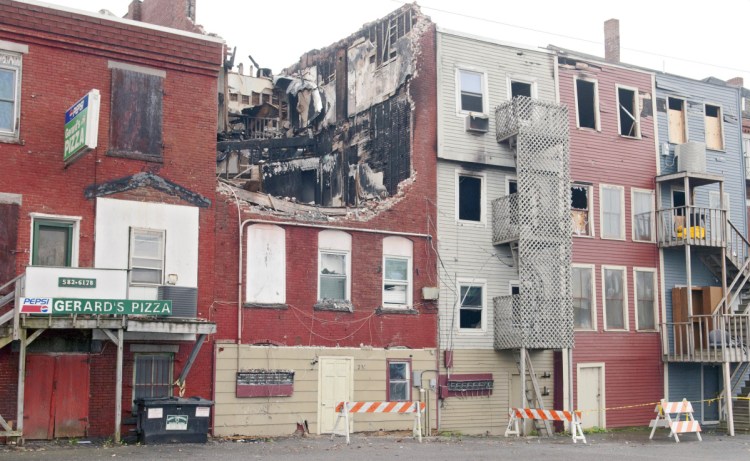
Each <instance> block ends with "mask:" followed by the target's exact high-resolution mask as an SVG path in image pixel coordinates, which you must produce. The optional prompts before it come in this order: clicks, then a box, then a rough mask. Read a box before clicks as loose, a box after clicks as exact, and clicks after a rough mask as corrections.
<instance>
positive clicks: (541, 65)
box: [437, 31, 555, 167]
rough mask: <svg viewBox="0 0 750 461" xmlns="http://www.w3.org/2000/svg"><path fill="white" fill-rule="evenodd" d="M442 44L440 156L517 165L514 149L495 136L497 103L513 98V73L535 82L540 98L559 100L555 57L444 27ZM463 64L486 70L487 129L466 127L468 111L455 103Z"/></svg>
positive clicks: (438, 40)
mask: <svg viewBox="0 0 750 461" xmlns="http://www.w3.org/2000/svg"><path fill="white" fill-rule="evenodd" d="M437 47H438V157H439V158H444V159H451V160H460V161H467V162H475V163H484V164H488V165H498V166H508V167H515V159H514V155H513V152H512V151H511V150H510V149H508V147H507V145H502V146H501V145H500V144H498V143H497V141H496V140H495V107H497V106H498V105H499V104H501V103H502V102H504V101H507V100H508V94H509V89H508V86H509V78H510V77H513V78H516V79H520V80H524V81H525V80H533V81H535V82H536V91H537V97H538V99H541V100H546V101H554V100H555V82H554V77H553V74H554V68H553V66H554V56H552V55H551V54H549V53H546V52H541V51H533V50H529V49H526V48H517V47H513V46H510V45H501V44H498V43H493V42H490V41H484V40H481V39H478V38H469V37H465V36H460V35H455V34H453V33H448V32H443V31H439V32H438V33H437ZM519 53H522V55H519ZM458 68H466V69H469V70H475V71H477V72H484V73H485V76H486V79H487V81H486V88H487V93H488V94H487V95H485V96H486V97H487V98H488V102H487V105H486V107H487V108H488V113H487V115H488V117H489V130H488V132H487V133H473V132H467V131H466V128H465V126H466V125H465V117H466V115H461V114H459V113H458V110H457V107H456V91H457V88H456V70H457V69H458Z"/></svg>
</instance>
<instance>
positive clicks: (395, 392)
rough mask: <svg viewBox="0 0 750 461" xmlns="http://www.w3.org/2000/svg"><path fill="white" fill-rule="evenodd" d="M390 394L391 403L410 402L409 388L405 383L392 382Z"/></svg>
mask: <svg viewBox="0 0 750 461" xmlns="http://www.w3.org/2000/svg"><path fill="white" fill-rule="evenodd" d="M389 392H390V399H391V401H394V402H399V401H401V402H403V401H406V400H409V388H408V387H407V383H405V382H391V383H390V384H389Z"/></svg>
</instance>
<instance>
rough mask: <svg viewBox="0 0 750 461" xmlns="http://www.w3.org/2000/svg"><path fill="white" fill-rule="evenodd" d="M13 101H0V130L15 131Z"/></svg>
mask: <svg viewBox="0 0 750 461" xmlns="http://www.w3.org/2000/svg"><path fill="white" fill-rule="evenodd" d="M13 119H14V115H13V103H12V102H5V101H0V130H4V131H13V128H14V123H13Z"/></svg>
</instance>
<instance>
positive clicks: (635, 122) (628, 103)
mask: <svg viewBox="0 0 750 461" xmlns="http://www.w3.org/2000/svg"><path fill="white" fill-rule="evenodd" d="M617 107H618V109H619V110H618V112H617V114H618V118H619V120H620V134H621V135H623V136H629V137H631V138H639V137H640V136H641V130H640V123H639V109H638V91H637V90H634V89H630V88H624V87H621V86H618V87H617Z"/></svg>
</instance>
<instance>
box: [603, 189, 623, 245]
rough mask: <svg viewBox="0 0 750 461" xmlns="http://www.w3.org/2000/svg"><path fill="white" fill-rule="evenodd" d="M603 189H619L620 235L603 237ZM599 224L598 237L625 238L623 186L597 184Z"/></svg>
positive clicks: (609, 238)
mask: <svg viewBox="0 0 750 461" xmlns="http://www.w3.org/2000/svg"><path fill="white" fill-rule="evenodd" d="M604 189H617V190H619V191H620V236H619V237H605V236H604V204H603V201H604ZM599 226H600V227H601V229H600V232H599V234H600V236H601V237H600V238H601V239H602V240H625V187H624V186H616V185H614V184H599Z"/></svg>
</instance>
